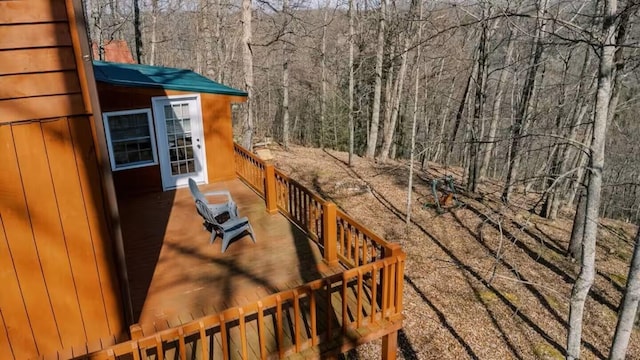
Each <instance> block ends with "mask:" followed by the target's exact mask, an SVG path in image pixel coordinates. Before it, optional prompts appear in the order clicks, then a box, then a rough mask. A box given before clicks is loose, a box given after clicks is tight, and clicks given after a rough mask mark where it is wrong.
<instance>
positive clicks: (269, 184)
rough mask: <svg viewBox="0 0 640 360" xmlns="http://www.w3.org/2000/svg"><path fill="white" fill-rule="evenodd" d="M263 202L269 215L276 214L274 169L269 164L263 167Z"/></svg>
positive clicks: (276, 199) (276, 201)
mask: <svg viewBox="0 0 640 360" xmlns="http://www.w3.org/2000/svg"><path fill="white" fill-rule="evenodd" d="M264 200H265V203H266V205H267V212H268V213H269V214H275V213H277V212H278V197H277V192H276V168H275V166H273V164H271V163H266V164H265V165H264Z"/></svg>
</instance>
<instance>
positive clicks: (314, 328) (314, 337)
mask: <svg viewBox="0 0 640 360" xmlns="http://www.w3.org/2000/svg"><path fill="white" fill-rule="evenodd" d="M309 296H310V298H309V307H310V310H309V312H310V313H311V346H316V345H318V324H317V320H316V312H317V306H316V292H315V290H313V289H311V290H310V291H309Z"/></svg>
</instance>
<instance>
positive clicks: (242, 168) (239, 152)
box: [233, 143, 265, 197]
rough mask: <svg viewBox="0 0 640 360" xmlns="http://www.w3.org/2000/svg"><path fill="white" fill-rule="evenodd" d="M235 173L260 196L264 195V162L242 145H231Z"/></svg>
mask: <svg viewBox="0 0 640 360" xmlns="http://www.w3.org/2000/svg"><path fill="white" fill-rule="evenodd" d="M233 150H234V156H235V165H236V173H237V174H238V175H239V176H240V178H241V179H242V180H244V182H246V183H247V184H248V185H249V186H251V187H252V188H253V189H254V190H256V191H257V192H258V194H260V195H261V196H263V197H264V196H265V182H264V179H265V174H264V172H265V170H264V169H265V162H264V161H263V160H262V159H260V158H259V157H257V156H256V155H254V154H252V153H251V152H250V151H249V150H247V149H245V148H243V147H242V146H240V145H238V144H235V143H234V145H233Z"/></svg>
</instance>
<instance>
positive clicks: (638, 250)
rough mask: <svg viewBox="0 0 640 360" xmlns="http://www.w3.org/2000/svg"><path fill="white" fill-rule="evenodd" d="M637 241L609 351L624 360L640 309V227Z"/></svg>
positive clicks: (613, 358) (615, 357)
mask: <svg viewBox="0 0 640 360" xmlns="http://www.w3.org/2000/svg"><path fill="white" fill-rule="evenodd" d="M635 243H636V244H635V246H634V247H633V249H634V250H633V257H632V258H631V266H630V268H629V275H628V276H627V289H626V291H625V293H624V297H623V298H622V301H621V303H620V313H619V314H618V324H617V325H616V332H615V335H614V336H613V344H612V345H611V352H610V353H609V359H610V360H624V358H625V355H626V353H627V346H628V345H629V338H630V337H631V333H632V332H633V325H634V320H635V317H636V315H637V311H638V301H640V228H639V229H638V232H637V234H636V241H635Z"/></svg>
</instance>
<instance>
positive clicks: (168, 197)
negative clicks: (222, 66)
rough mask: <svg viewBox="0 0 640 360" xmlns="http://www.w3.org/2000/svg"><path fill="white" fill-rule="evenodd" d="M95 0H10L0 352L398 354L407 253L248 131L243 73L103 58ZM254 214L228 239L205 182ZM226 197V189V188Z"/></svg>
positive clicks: (1, 89) (1, 124) (0, 93)
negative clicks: (239, 136)
mask: <svg viewBox="0 0 640 360" xmlns="http://www.w3.org/2000/svg"><path fill="white" fill-rule="evenodd" d="M85 25H86V24H85V19H84V15H83V10H82V3H81V1H80V0H30V1H26V0H5V1H0V164H2V166H3V170H2V171H0V283H1V284H2V285H3V289H2V290H1V291H0V358H1V359H30V358H57V359H70V358H91V359H114V358H115V359H130V358H134V359H138V358H142V359H162V358H167V357H169V358H181V359H186V358H187V357H189V358H225V359H228V358H244V359H253V358H261V359H266V358H285V357H303V358H325V357H335V356H337V355H338V354H339V353H342V352H344V351H347V350H349V349H352V348H354V347H356V346H358V345H359V344H362V343H365V342H369V341H372V340H375V339H379V338H382V349H381V357H382V358H383V359H394V358H395V356H396V350H397V332H398V330H399V329H400V328H401V327H402V321H403V315H402V300H403V296H402V291H403V274H404V261H405V254H404V253H403V251H402V249H401V248H400V247H399V246H398V245H397V244H394V243H392V242H388V241H386V240H384V239H382V238H381V237H379V236H378V235H376V234H374V233H373V232H371V231H370V230H369V229H367V228H366V227H364V226H363V225H361V224H360V223H359V222H358V221H356V220H355V219H353V218H351V217H350V216H349V215H348V214H347V213H345V212H344V211H342V210H341V209H339V208H338V207H337V206H336V205H335V204H333V203H331V202H330V201H327V200H326V199H323V198H322V197H320V196H319V195H317V194H316V193H314V192H313V191H311V190H309V189H308V188H306V187H305V186H303V185H302V184H300V183H299V182H297V181H296V180H295V179H292V178H290V177H289V176H287V174H285V173H283V172H282V171H280V170H279V169H277V168H276V167H274V165H273V164H272V163H270V162H266V161H263V160H261V159H260V158H258V157H257V156H255V154H253V152H252V151H250V150H248V149H244V148H242V147H241V146H239V145H238V144H234V143H233V137H232V122H231V107H232V104H234V103H237V102H243V101H245V98H246V94H245V93H244V92H242V91H240V90H236V89H232V88H229V87H227V86H224V85H222V84H217V83H215V82H213V81H210V80H208V79H206V78H204V77H202V76H200V75H198V74H195V73H193V72H191V71H188V70H182V69H171V68H165V67H157V66H156V67H152V66H144V65H135V64H115V63H107V62H98V61H93V60H92V59H91V47H90V44H89V41H88V38H87V34H86V31H85V29H86V26H85ZM188 178H194V179H195V180H196V181H197V182H198V183H199V187H200V189H201V190H202V191H203V192H209V191H215V190H227V191H229V192H230V193H231V195H232V197H233V199H234V201H235V202H236V203H237V205H238V211H239V213H240V216H246V217H247V218H248V219H249V221H250V223H251V224H252V227H253V229H254V234H255V238H256V242H255V243H254V242H252V241H251V239H250V238H249V237H248V236H244V237H238V238H237V239H235V240H234V241H233V242H232V243H231V245H230V246H229V248H228V250H227V251H226V252H222V251H221V244H220V240H216V241H214V242H213V243H209V232H208V231H207V230H206V229H203V227H202V218H201V217H200V216H199V214H198V213H197V212H196V209H195V207H194V202H193V198H192V197H191V194H190V192H189V190H188V189H187V188H185V187H184V185H185V182H186V181H187V179H188ZM214 200H215V199H212V201H214Z"/></svg>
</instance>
